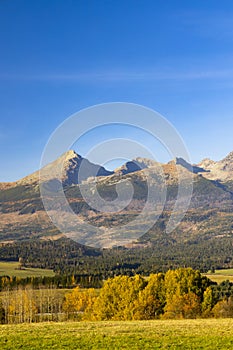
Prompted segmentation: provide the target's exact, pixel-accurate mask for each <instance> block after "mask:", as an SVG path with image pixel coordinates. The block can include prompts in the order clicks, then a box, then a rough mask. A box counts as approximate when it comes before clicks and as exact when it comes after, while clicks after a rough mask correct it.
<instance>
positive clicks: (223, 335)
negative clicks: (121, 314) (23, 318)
mask: <svg viewBox="0 0 233 350" xmlns="http://www.w3.org/2000/svg"><path fill="white" fill-rule="evenodd" d="M0 348H1V349H9V350H14V349H24V350H29V349H30V350H39V349H56V350H57V349H58V350H61V349H69V350H74V349H75V350H78V349H85V350H87V349H93V350H97V349H98V350H99V349H105V350H107V349H109V350H110V349H111V350H113V349H131V350H136V349H138V350H139V349H140V350H142V349H185V350H187V349H211V350H214V349H218V350H219V349H221V350H224V349H232V348H233V319H219V320H215V319H206V320H180V321H132V322H77V323H74V322H66V323H39V324H31V325H30V324H21V325H12V326H11V325H2V326H0Z"/></svg>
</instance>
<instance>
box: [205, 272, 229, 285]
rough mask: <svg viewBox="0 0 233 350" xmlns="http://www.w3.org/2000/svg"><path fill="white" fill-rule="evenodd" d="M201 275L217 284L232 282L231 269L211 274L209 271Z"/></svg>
mask: <svg viewBox="0 0 233 350" xmlns="http://www.w3.org/2000/svg"><path fill="white" fill-rule="evenodd" d="M203 275H204V276H207V277H208V278H209V279H210V280H211V281H213V282H217V283H221V282H223V281H226V280H229V281H230V282H233V269H222V270H215V273H211V272H210V271H209V272H208V273H206V274H203Z"/></svg>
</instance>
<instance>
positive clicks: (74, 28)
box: [0, 0, 233, 181]
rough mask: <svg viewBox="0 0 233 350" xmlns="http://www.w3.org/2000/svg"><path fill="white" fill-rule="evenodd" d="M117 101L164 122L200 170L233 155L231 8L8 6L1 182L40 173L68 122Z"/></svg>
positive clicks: (1, 35)
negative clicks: (49, 145)
mask: <svg viewBox="0 0 233 350" xmlns="http://www.w3.org/2000/svg"><path fill="white" fill-rule="evenodd" d="M111 101H126V102H133V103H138V104H142V105H145V106H148V107H150V108H153V109H155V110H157V111H158V112H159V113H161V114H162V115H164V116H165V117H166V118H167V119H168V120H169V121H170V122H171V123H173V124H174V126H175V127H176V129H177V130H178V131H179V132H180V134H181V135H182V137H183V139H184V141H185V143H186V145H187V147H188V149H189V152H190V155H191V159H192V160H193V162H198V161H199V160H201V159H202V158H204V157H210V158H213V159H216V160H218V159H220V158H223V157H224V156H225V155H226V154H227V153H229V152H230V151H232V150H233V142H232V130H233V1H231V0H229V1H226V0H222V1H219V0H218V1H215V0H205V1H203V0H197V1H187V0H183V1H178V0H167V1H160V0H154V1H137V0H134V1H127V0H119V1H103V0H102V1H101V0H99V1H94V0H93V1H88V0H86V1H84V0H83V1H82V0H77V1H71V0H63V1H60V0H54V1H53V0H50V1H48V0H44V1H42V0H37V1H32V0H28V1H26V0H0V117H1V124H0V125H1V127H0V146H1V158H0V162H1V172H0V181H12V180H16V179H18V178H20V177H22V176H25V175H27V174H28V173H30V172H32V171H34V170H36V169H37V168H38V167H39V162H40V157H41V152H42V150H43V148H44V145H45V143H46V141H47V139H48V137H49V135H50V134H51V132H52V131H53V130H54V129H55V128H56V127H57V126H58V125H59V124H60V123H61V122H62V121H63V120H64V119H65V118H67V117H68V116H69V115H71V114H73V113H75V112H77V111H78V110H80V109H82V108H85V107H88V106H91V105H94V104H98V103H103V102H111ZM77 151H78V150H77Z"/></svg>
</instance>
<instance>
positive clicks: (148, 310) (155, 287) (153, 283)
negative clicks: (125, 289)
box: [134, 273, 165, 320]
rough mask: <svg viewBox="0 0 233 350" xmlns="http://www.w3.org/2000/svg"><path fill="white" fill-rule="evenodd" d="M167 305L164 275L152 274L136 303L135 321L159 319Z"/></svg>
mask: <svg viewBox="0 0 233 350" xmlns="http://www.w3.org/2000/svg"><path fill="white" fill-rule="evenodd" d="M164 305H165V289H164V274H162V273H158V274H151V275H150V277H149V280H148V284H147V285H146V287H145V288H144V289H143V290H141V291H140V292H139V295H138V299H137V300H136V302H135V311H134V319H136V320H151V319H155V318H159V316H160V315H161V314H162V313H163V308H164Z"/></svg>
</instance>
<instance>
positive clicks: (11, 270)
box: [0, 261, 55, 278]
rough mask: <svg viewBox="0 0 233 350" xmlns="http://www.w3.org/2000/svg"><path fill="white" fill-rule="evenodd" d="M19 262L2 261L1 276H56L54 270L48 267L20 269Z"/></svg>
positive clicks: (0, 263)
mask: <svg viewBox="0 0 233 350" xmlns="http://www.w3.org/2000/svg"><path fill="white" fill-rule="evenodd" d="M18 267H19V263H18V262H13V261H10V262H5V261H0V276H9V277H11V276H16V277H21V278H26V277H40V276H45V277H52V276H54V275H55V274H54V272H53V270H46V269H37V268H36V269H35V268H23V269H22V270H19V269H18Z"/></svg>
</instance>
